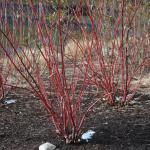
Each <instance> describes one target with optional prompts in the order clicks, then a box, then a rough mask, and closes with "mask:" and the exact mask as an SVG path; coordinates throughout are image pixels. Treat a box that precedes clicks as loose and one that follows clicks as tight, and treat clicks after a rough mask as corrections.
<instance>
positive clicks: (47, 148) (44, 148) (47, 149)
mask: <svg viewBox="0 0 150 150" xmlns="http://www.w3.org/2000/svg"><path fill="white" fill-rule="evenodd" d="M55 148H56V146H55V145H53V144H51V143H48V142H46V143H44V144H42V145H40V146H39V150H54V149H55Z"/></svg>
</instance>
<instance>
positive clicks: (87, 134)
mask: <svg viewBox="0 0 150 150" xmlns="http://www.w3.org/2000/svg"><path fill="white" fill-rule="evenodd" d="M94 134H95V131H92V130H88V131H87V132H85V133H83V134H82V136H81V139H82V140H85V141H86V142H88V141H89V140H91V139H92V138H93V135H94Z"/></svg>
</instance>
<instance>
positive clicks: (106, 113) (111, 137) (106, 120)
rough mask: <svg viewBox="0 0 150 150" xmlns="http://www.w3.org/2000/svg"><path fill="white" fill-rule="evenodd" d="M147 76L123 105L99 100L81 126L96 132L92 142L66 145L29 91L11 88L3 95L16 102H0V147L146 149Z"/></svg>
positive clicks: (149, 136)
mask: <svg viewBox="0 0 150 150" xmlns="http://www.w3.org/2000/svg"><path fill="white" fill-rule="evenodd" d="M149 77H150V76H147V77H146V78H145V79H146V80H145V84H144V86H141V88H140V89H139V90H138V92H137V95H136V97H137V100H136V101H134V103H131V104H130V105H126V106H124V107H118V106H109V105H108V104H106V103H105V102H102V101H101V102H100V103H98V104H97V105H96V107H95V108H94V109H93V111H92V112H91V113H90V115H89V116H88V117H87V123H86V124H85V126H84V127H83V132H84V131H87V130H89V129H92V130H94V131H96V134H95V136H94V138H93V140H92V141H91V142H89V143H86V144H78V145H66V144H65V143H64V142H62V141H61V140H60V139H59V138H58V137H57V136H56V134H55V132H54V128H53V126H52V123H51V121H50V120H49V119H50V118H49V115H48V114H47V112H46V111H45V109H44V107H43V106H42V105H41V103H40V101H39V100H38V99H37V98H35V97H34V96H33V95H32V94H31V93H30V92H29V91H27V90H24V89H17V88H16V89H12V90H11V92H10V93H9V94H8V95H7V97H6V98H7V99H15V100H16V102H15V103H14V104H7V105H6V104H3V102H0V150H38V146H39V145H40V144H42V143H44V142H51V143H53V144H54V145H56V146H57V148H58V149H59V150H76V149H78V150H149V149H150V80H148V78H149ZM143 83H144V81H143Z"/></svg>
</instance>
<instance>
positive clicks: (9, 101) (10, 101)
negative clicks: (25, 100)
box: [4, 99, 16, 104]
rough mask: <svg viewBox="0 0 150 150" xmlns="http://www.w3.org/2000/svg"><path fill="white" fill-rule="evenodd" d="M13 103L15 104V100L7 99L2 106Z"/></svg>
mask: <svg viewBox="0 0 150 150" xmlns="http://www.w3.org/2000/svg"><path fill="white" fill-rule="evenodd" d="M14 103H16V100H15V99H9V100H5V101H4V104H14Z"/></svg>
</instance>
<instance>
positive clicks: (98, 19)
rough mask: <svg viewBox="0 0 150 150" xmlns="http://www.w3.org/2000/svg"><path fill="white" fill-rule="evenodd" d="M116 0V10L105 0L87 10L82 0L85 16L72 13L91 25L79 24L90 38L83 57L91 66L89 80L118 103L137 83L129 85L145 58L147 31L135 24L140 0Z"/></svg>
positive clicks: (130, 92)
mask: <svg viewBox="0 0 150 150" xmlns="http://www.w3.org/2000/svg"><path fill="white" fill-rule="evenodd" d="M128 4H130V2H129V3H128V2H127V1H126V0H122V1H118V13H116V16H115V14H111V13H113V12H114V11H115V10H113V9H114V8H111V7H110V8H109V9H110V10H109V12H108V13H109V14H108V13H107V11H106V10H107V9H106V2H105V1H99V3H98V4H97V6H96V8H95V9H94V10H92V11H91V3H90V1H89V0H87V1H86V6H87V7H86V8H87V15H88V18H83V17H80V16H81V15H79V14H80V13H78V14H76V20H77V22H78V24H80V23H81V22H85V23H87V24H90V25H91V33H90V36H89V32H88V31H87V29H86V28H85V27H81V31H82V37H83V38H84V39H85V40H90V42H88V43H87V46H86V53H87V57H86V61H87V64H88V66H89V68H90V70H91V72H90V73H89V77H90V81H91V82H92V83H94V84H95V85H97V86H98V87H100V88H102V89H103V91H104V98H105V99H106V100H107V101H108V102H109V103H110V104H114V102H115V101H116V99H118V100H119V101H120V102H121V103H122V104H124V103H125V102H126V101H127V100H131V98H132V97H133V96H134V94H135V92H136V89H137V88H138V87H139V85H140V83H139V84H137V85H134V88H131V85H132V84H131V83H132V80H133V79H134V77H135V76H138V75H139V76H140V75H142V71H143V70H144V67H145V65H146V62H147V52H148V34H147V31H146V30H145V29H144V30H143V32H142V33H140V31H138V29H137V27H136V21H137V14H138V13H139V12H138V10H139V8H140V4H141V3H140V1H139V2H135V3H132V2H131V4H130V7H132V10H131V9H129V10H128Z"/></svg>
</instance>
